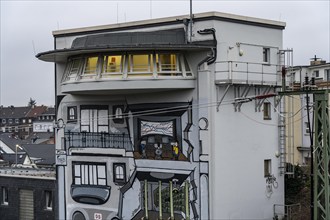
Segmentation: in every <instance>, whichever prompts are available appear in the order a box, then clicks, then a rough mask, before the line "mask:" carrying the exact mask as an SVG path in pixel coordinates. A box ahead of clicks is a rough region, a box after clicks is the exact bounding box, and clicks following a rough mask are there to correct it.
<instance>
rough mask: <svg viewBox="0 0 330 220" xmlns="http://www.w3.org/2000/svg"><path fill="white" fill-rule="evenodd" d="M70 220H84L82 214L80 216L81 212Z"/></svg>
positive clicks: (76, 213)
mask: <svg viewBox="0 0 330 220" xmlns="http://www.w3.org/2000/svg"><path fill="white" fill-rule="evenodd" d="M72 220H86V218H85V216H84V214H82V213H81V212H78V211H77V212H75V213H73V215H72Z"/></svg>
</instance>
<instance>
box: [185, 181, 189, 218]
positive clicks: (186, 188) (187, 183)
mask: <svg viewBox="0 0 330 220" xmlns="http://www.w3.org/2000/svg"><path fill="white" fill-rule="evenodd" d="M185 196H186V199H185V200H186V219H190V214H189V212H190V207H189V182H188V180H186V183H185Z"/></svg>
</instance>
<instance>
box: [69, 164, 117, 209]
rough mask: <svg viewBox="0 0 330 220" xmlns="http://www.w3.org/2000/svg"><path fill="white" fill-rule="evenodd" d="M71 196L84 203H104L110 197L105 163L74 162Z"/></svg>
mask: <svg viewBox="0 0 330 220" xmlns="http://www.w3.org/2000/svg"><path fill="white" fill-rule="evenodd" d="M72 181H73V183H72V185H71V196H72V198H73V200H75V201H76V202H79V203H86V204H94V205H97V204H104V203H105V202H106V201H107V200H108V199H109V197H110V189H111V188H110V186H107V169H106V164H105V163H87V162H74V163H73V164H72Z"/></svg>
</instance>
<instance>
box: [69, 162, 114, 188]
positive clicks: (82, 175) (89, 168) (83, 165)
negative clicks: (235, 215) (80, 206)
mask: <svg viewBox="0 0 330 220" xmlns="http://www.w3.org/2000/svg"><path fill="white" fill-rule="evenodd" d="M76 166H79V168H80V171H79V174H77V173H76ZM93 166H96V167H95V168H96V176H93V175H94V173H93V172H94V171H95V170H94V169H93ZM99 166H101V167H104V177H100V172H99ZM86 167H87V169H86ZM83 169H84V173H83ZM86 173H87V177H86ZM93 177H96V184H95V183H94V180H95V179H93V181H91V178H93ZM77 179H80V183H78V182H76V180H77ZM100 181H102V182H103V181H104V184H101V183H100ZM86 182H87V184H86ZM91 182H92V183H91ZM72 185H79V186H107V185H108V175H107V164H106V163H93V162H72Z"/></svg>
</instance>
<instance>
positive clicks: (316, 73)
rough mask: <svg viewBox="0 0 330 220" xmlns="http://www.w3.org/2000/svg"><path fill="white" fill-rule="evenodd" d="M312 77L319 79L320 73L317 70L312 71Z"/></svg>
mask: <svg viewBox="0 0 330 220" xmlns="http://www.w3.org/2000/svg"><path fill="white" fill-rule="evenodd" d="M313 76H314V77H315V78H319V77H320V71H318V70H314V71H313Z"/></svg>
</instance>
